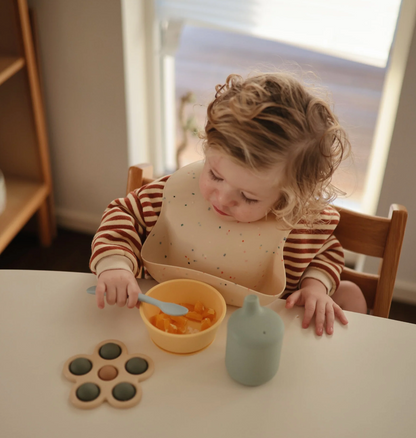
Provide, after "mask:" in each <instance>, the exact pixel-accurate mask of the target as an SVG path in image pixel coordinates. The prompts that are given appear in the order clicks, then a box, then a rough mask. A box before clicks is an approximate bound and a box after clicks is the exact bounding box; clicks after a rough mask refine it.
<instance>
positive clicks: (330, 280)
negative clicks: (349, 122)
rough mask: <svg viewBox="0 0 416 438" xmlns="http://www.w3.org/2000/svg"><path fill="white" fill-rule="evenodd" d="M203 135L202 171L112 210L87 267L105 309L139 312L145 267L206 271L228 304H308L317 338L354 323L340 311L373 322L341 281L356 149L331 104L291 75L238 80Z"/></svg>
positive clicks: (148, 189)
mask: <svg viewBox="0 0 416 438" xmlns="http://www.w3.org/2000/svg"><path fill="white" fill-rule="evenodd" d="M202 138H203V141H204V153H205V160H204V161H203V162H197V163H193V164H192V165H190V166H187V167H185V168H182V169H179V170H178V171H177V172H175V173H174V174H173V175H172V176H165V177H163V178H160V179H158V180H156V181H155V182H153V183H151V184H148V185H147V186H144V187H142V188H139V189H137V190H135V191H133V192H131V193H130V194H129V195H128V196H127V197H126V198H120V199H116V200H115V201H113V202H112V203H111V204H110V205H109V206H108V208H107V209H106V211H105V212H104V215H103V218H102V222H101V225H100V227H99V229H98V231H97V233H96V235H95V237H94V240H93V244H92V256H91V260H90V268H91V270H92V272H94V273H95V274H96V275H97V277H98V281H97V288H96V298H97V304H98V307H99V308H104V293H106V300H107V303H108V304H110V305H113V304H117V305H119V306H124V305H125V304H126V303H127V306H128V307H129V308H132V307H134V306H136V305H137V296H138V294H139V293H140V288H139V286H138V284H137V281H136V277H139V276H140V275H141V273H142V271H143V270H144V271H145V273H147V271H148V273H150V274H151V275H152V276H153V277H154V278H155V279H156V280H158V281H163V279H169V278H175V276H176V278H178V277H179V278H186V276H188V274H189V275H194V278H197V279H198V278H201V277H198V275H203V273H204V275H206V276H207V277H203V278H202V279H203V280H204V279H205V278H209V279H213V281H214V279H215V281H217V282H218V285H219V287H220V290H221V292H222V293H223V295H225V297H226V301H227V303H228V304H234V305H241V301H239V299H238V296H239V294H242V293H252V292H253V291H255V293H259V294H260V295H262V296H263V297H266V298H267V297H269V298H270V297H271V298H272V299H274V298H275V297H277V296H287V298H286V307H287V308H291V307H293V306H294V305H298V306H304V307H305V312H304V317H303V322H302V326H303V327H305V328H306V327H308V326H309V325H310V323H311V321H312V318H313V317H315V331H316V333H317V335H322V333H323V332H324V330H325V331H326V332H327V333H328V334H332V333H333V330H334V320H335V318H338V319H339V321H340V322H341V323H342V324H347V323H348V321H347V318H346V316H345V314H344V312H343V310H342V309H344V310H350V311H355V312H361V313H365V312H366V311H367V306H366V302H365V299H364V296H363V294H362V292H361V290H360V289H359V288H358V286H356V285H355V284H353V283H350V282H344V281H340V274H341V272H342V270H343V266H344V255H343V249H342V247H341V245H340V243H339V242H338V241H337V239H336V238H335V236H334V235H333V232H334V230H335V228H336V226H337V224H338V222H339V214H338V212H337V211H336V210H335V209H334V208H333V207H331V206H330V202H331V201H333V200H334V198H335V196H336V194H337V190H336V188H335V187H333V185H332V184H331V180H332V176H333V174H334V171H335V170H336V168H337V167H338V165H339V164H340V162H341V161H342V160H343V158H344V157H345V156H346V155H347V153H348V152H349V142H348V139H347V137H346V134H345V132H344V130H343V129H342V127H341V126H340V125H339V123H338V120H337V118H336V116H335V115H334V114H333V113H332V111H331V109H330V107H329V106H328V104H327V103H326V102H325V101H324V100H322V99H321V98H319V97H317V96H315V95H313V94H311V93H310V92H309V91H308V89H307V88H306V87H305V86H304V85H302V84H301V83H300V82H299V81H298V80H296V79H295V78H293V77H292V76H290V75H287V74H284V73H266V74H258V75H255V76H251V77H248V78H246V79H244V78H242V77H241V76H239V75H235V74H233V75H230V76H229V77H228V78H227V80H226V83H225V84H224V85H222V86H220V85H217V87H216V96H215V99H214V100H213V101H212V102H211V103H210V104H209V106H208V110H207V122H206V126H205V131H204V133H203V134H202ZM169 230H170V231H169ZM217 231H218V233H219V234H218V233H217ZM167 236H168V237H167ZM259 236H261V237H259ZM259 239H263V240H259ZM146 245H148V246H149V248H148V249H146ZM158 245H160V246H158ZM142 246H143V248H142ZM217 248H219V249H218V250H216V249H217ZM146 251H147V253H146ZM175 251H176V252H175ZM230 253H231V254H230ZM182 254H185V257H184V258H183V257H182ZM227 254H228V258H227ZM230 255H231V256H232V257H230ZM147 260H149V261H148V262H147ZM164 260H165V261H164ZM170 260H173V261H174V262H173V263H172V262H170V263H168V262H169V261H170ZM175 264H176V267H175V268H174V267H173V266H172V265H175ZM143 268H144V269H143ZM166 269H167V271H166V274H165V270H166ZM167 273H169V276H168V277H164V275H168V274H167ZM195 276H196V277H195ZM233 288H234V289H233ZM256 291H257V292H256ZM259 291H260V292H259ZM269 302H270V301H269Z"/></svg>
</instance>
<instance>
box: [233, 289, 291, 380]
mask: <svg viewBox="0 0 416 438" xmlns="http://www.w3.org/2000/svg"><path fill="white" fill-rule="evenodd" d="M284 330H285V327H284V324H283V321H282V319H281V318H280V316H279V315H278V314H277V313H276V312H274V311H273V310H271V309H269V308H267V307H262V306H260V302H259V298H258V297H257V296H256V295H248V296H247V297H246V298H245V300H244V304H243V307H242V308H241V309H238V310H236V311H235V312H234V313H233V314H232V315H231V316H230V319H229V320H228V325H227V346H226V352H225V366H226V368H227V371H228V373H229V375H230V376H231V377H232V378H233V379H234V380H236V381H237V382H239V383H242V384H243V385H248V386H258V385H261V384H263V383H265V382H267V381H269V380H270V379H271V378H273V377H274V375H275V374H276V372H277V370H278V368H279V362H280V352H281V349H282V342H283V334H284Z"/></svg>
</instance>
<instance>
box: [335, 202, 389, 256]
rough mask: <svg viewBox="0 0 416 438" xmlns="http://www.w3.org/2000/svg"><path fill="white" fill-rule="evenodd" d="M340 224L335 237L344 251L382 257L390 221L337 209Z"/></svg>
mask: <svg viewBox="0 0 416 438" xmlns="http://www.w3.org/2000/svg"><path fill="white" fill-rule="evenodd" d="M338 211H339V213H340V215H341V219H340V222H339V224H338V226H337V228H336V229H335V232H334V234H335V236H336V237H337V239H338V240H339V242H340V243H341V245H342V247H343V248H344V249H347V250H349V251H352V252H355V253H357V254H364V255H367V256H372V257H383V255H384V248H385V246H386V241H387V236H388V234H389V229H390V220H389V219H387V218H383V217H377V216H369V215H365V214H362V213H357V212H355V211H350V210H345V209H342V208H338Z"/></svg>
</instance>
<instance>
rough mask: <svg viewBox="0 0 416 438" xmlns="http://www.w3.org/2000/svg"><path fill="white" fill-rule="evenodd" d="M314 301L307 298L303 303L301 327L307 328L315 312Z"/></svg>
mask: <svg viewBox="0 0 416 438" xmlns="http://www.w3.org/2000/svg"><path fill="white" fill-rule="evenodd" d="M315 309H316V301H313V300H309V301H307V302H306V303H305V314H304V315H303V321H302V327H303V328H308V327H309V324H310V323H311V320H312V317H313V315H314V313H315Z"/></svg>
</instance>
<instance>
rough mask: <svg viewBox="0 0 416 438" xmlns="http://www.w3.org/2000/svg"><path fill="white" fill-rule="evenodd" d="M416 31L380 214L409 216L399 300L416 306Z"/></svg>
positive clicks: (380, 202)
mask: <svg viewBox="0 0 416 438" xmlns="http://www.w3.org/2000/svg"><path fill="white" fill-rule="evenodd" d="M415 121H416V27H415V28H414V29H413V36H412V41H411V45H410V51H409V56H408V61H407V65H406V70H405V75H404V81H403V85H402V91H401V94H400V101H399V106H398V111H397V116H396V122H395V126H394V130H393V135H392V141H391V146H390V151H389V155H388V160H387V166H386V172H385V176H384V180H383V184H382V188H381V193H380V200H379V203H378V208H377V214H378V215H380V216H386V215H387V213H388V211H389V207H390V204H392V203H397V204H403V205H404V206H405V207H406V208H407V210H408V213H409V218H408V222H407V228H406V234H405V241H404V244H403V249H402V255H401V261H400V265H399V271H398V275H397V280H396V287H395V294H394V297H395V299H398V300H402V301H407V302H411V303H415V304H416V264H415V251H414V249H415V247H416V197H415V186H416V172H415V168H416V135H415Z"/></svg>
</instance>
